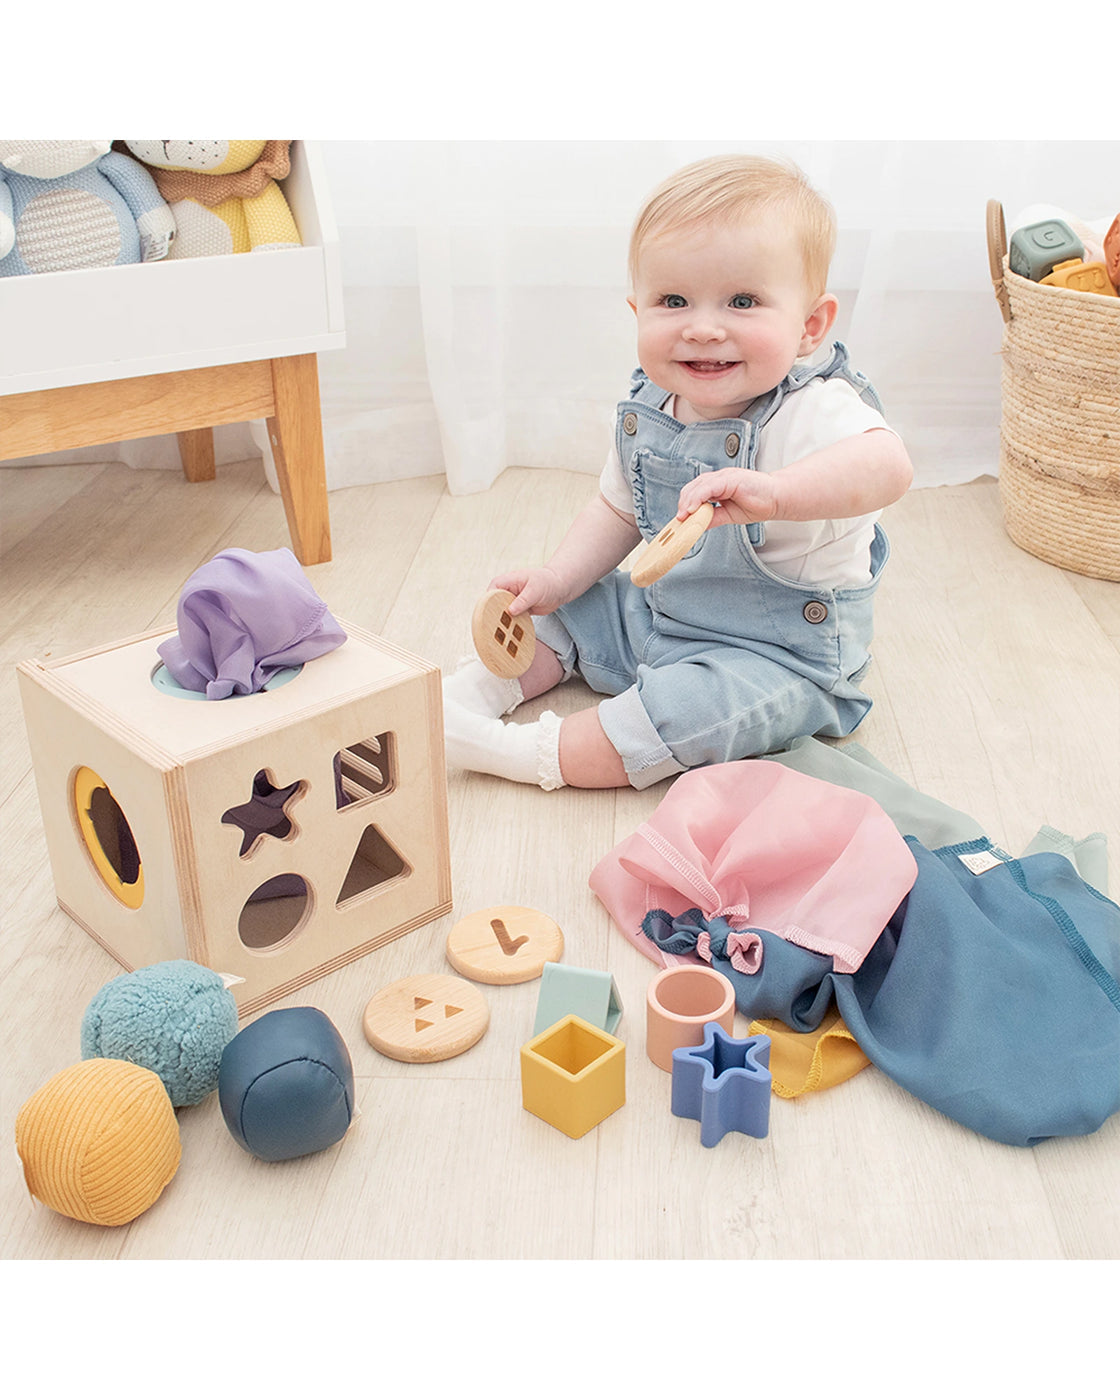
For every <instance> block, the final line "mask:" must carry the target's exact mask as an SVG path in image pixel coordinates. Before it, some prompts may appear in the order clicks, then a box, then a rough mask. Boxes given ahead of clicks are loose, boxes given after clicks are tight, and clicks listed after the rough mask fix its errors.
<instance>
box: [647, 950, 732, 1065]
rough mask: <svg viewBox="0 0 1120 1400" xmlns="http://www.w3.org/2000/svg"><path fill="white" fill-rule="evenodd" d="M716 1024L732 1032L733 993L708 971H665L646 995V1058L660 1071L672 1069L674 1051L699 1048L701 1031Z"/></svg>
mask: <svg viewBox="0 0 1120 1400" xmlns="http://www.w3.org/2000/svg"><path fill="white" fill-rule="evenodd" d="M709 1021H718V1022H719V1025H720V1026H721V1027H722V1029H723V1030H724V1031H726V1032H727V1034H728V1035H732V1034H734V1029H735V989H734V987H732V985H731V983H730V982H729V981H728V980H727V978H726V977H724V975H723V974H722V973H721V972H716V971H715V969H714V968H711V967H699V966H696V967H694V966H681V967H667V968H666V969H665V970H664V972H659V973H658V974H657V976H656V977H655V978H654V979H653V981H652V982H651V983H650V984H649V988H648V989H647V991H646V1054H647V1055H648V1056H649V1057H650V1059H651V1060H652V1061H653V1063H654V1064H655V1065H657V1067H658V1068H659V1069H664V1070H668V1071H669V1072H670V1073H671V1072H672V1069H673V1051H674V1050H679V1049H680V1048H681V1047H682V1046H684V1045H702V1044H703V1043H704V1027H705V1026H706V1025H707V1024H708V1022H709Z"/></svg>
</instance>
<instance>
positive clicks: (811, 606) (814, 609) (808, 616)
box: [801, 598, 828, 622]
mask: <svg viewBox="0 0 1120 1400" xmlns="http://www.w3.org/2000/svg"><path fill="white" fill-rule="evenodd" d="M801 612H802V615H803V616H804V618H805V621H806V622H823V621H824V620H825V618H826V617H827V616H828V609H827V608H826V607H825V605H824V604H823V603H822V602H821V601H820V600H819V599H818V598H813V599H812V600H811V601H810V602H808V603H806V604H805V606H804V607H803V608H802V609H801Z"/></svg>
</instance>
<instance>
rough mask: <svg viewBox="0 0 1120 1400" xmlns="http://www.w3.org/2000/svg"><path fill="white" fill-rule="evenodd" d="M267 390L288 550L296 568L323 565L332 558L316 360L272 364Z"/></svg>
mask: <svg viewBox="0 0 1120 1400" xmlns="http://www.w3.org/2000/svg"><path fill="white" fill-rule="evenodd" d="M272 386H273V398H274V400H275V409H274V416H273V417H271V418H269V419H268V435H269V439H270V441H271V443H272V455H273V459H274V461H275V463H276V476H277V480H278V483H279V486H280V495H281V498H282V499H283V502H284V513H285V515H286V516H287V519H288V532H289V534H290V535H291V537H292V552H293V553H294V554H295V556H296V558H297V559H298V560H299V562H300V563H301V564H324V563H326V561H327V560H328V559H329V558H330V557H331V526H330V513H329V508H328V505H327V471H326V461H325V459H324V456H323V423H322V417H321V414H320V407H319V370H318V364H317V361H316V357H315V356H314V355H289V356H286V357H285V358H283V359H279V360H273V361H272Z"/></svg>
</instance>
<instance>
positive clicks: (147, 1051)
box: [82, 960, 237, 1108]
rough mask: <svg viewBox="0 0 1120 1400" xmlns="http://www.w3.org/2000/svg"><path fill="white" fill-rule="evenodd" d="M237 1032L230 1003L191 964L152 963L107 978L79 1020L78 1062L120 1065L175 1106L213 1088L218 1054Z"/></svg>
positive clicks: (212, 979)
mask: <svg viewBox="0 0 1120 1400" xmlns="http://www.w3.org/2000/svg"><path fill="white" fill-rule="evenodd" d="M236 1034H237V1003H236V1002H235V1001H234V999H233V993H232V992H231V991H230V990H229V989H228V988H227V987H226V985H225V983H224V982H223V981H222V979H221V978H220V977H219V976H218V974H217V973H216V972H211V971H210V969H209V968H208V967H201V966H200V965H199V964H198V963H193V962H186V961H182V960H176V961H173V962H162V963H153V964H152V965H151V967H141V968H137V970H136V971H135V972H126V973H124V974H123V975H122V976H120V977H114V978H113V980H112V981H111V982H106V984H105V986H104V987H102V988H101V990H100V991H99V992H98V993H97V995H96V996H95V997H94V998H93V1000H92V1001H91V1002H90V1004H89V1005H88V1006H87V1007H86V1011H85V1015H84V1016H83V1017H82V1059H83V1060H95V1059H103V1060H127V1061H128V1062H129V1063H130V1064H134V1065H141V1066H142V1067H143V1068H144V1069H150V1070H152V1071H153V1072H154V1073H156V1074H158V1075H159V1077H160V1079H162V1080H163V1084H164V1088H165V1089H166V1090H167V1093H168V1095H169V1097H170V1099H171V1102H172V1103H173V1104H174V1106H175V1107H176V1108H181V1107H183V1106H184V1105H187V1104H196V1103H201V1102H202V1100H203V1099H204V1098H205V1097H206V1096H207V1094H211V1093H213V1091H214V1090H215V1089H216V1088H217V1087H218V1071H219V1069H220V1067H221V1063H222V1051H223V1050H224V1049H225V1048H226V1046H227V1045H228V1044H229V1042H230V1041H231V1040H232V1039H233V1037H234V1036H235V1035H236Z"/></svg>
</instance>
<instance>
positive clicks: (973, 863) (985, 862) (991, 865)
mask: <svg viewBox="0 0 1120 1400" xmlns="http://www.w3.org/2000/svg"><path fill="white" fill-rule="evenodd" d="M959 858H960V860H961V861H962V862H963V863H964V864H965V865H967V866H968V868H969V870H971V871H972V873H973V874H974V875H983V873H984V871H985V870H994V869H995V867H996V866H997V865H1002V864H1003V857H1002V856H997V855H996V853H995V851H968V852H966V853H965V854H963V855H960V856H959Z"/></svg>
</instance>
